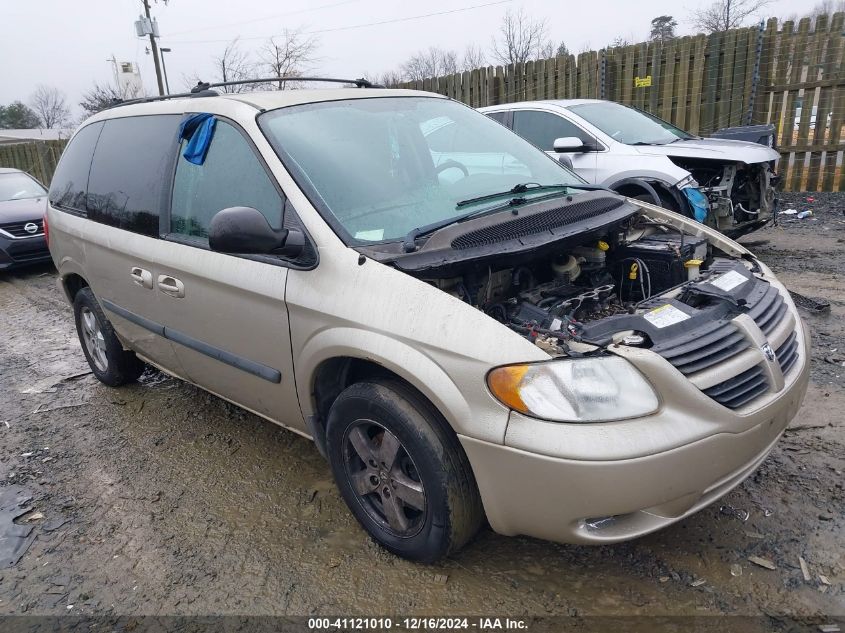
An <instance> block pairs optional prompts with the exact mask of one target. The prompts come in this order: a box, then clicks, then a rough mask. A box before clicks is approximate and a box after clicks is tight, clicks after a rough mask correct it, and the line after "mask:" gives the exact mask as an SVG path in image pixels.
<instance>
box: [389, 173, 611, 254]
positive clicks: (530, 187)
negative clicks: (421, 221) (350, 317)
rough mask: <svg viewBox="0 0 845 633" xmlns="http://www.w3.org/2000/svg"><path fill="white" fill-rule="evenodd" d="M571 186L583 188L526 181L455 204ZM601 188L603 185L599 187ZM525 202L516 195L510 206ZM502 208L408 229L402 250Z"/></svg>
mask: <svg viewBox="0 0 845 633" xmlns="http://www.w3.org/2000/svg"><path fill="white" fill-rule="evenodd" d="M569 187H575V188H576V189H581V188H583V187H582V186H581V185H541V184H539V183H536V182H526V183H519V184H518V185H514V186H513V187H511V188H510V189H508V190H507V191H500V192H498V193H490V194H487V195H484V196H478V197H477V198H469V199H468V200H461V201H460V202H458V204H456V205H455V208H456V209H460V208H461V207H465V206H468V205H470V204H475V203H476V202H484V201H485V200H495V199H496V198H501V197H503V196H517V195H519V194H521V193H532V192H534V191H547V190H549V189H567V188H569ZM584 187H590V188H592V186H591V185H584ZM599 188H600V189H601V187H599ZM522 202H525V199H524V198H517V197H514V198H512V199H511V201H510V203H509V205H508V206H515V205H516V204H521V203H522ZM501 210H502V207H500V206H497V207H494V208H492V209H488V208H484V209H476V210H475V211H470V212H469V213H465V214H463V215H459V216H456V217H454V218H446V219H444V220H438V221H437V222H432V223H431V224H426V225H425V226H418V227H417V228H415V229H411V230H410V231H408V234H407V235H405V239H404V240H403V241H402V250H404V251H405V252H406V253H413V252H414V250H416V244H415V242H416V240H417V238H418V237H421V236H423V235H428V234H429V233H434V232H435V231H438V230H440V229H442V228H445V227H447V226H450V225H452V224H457V223H459V222H463V221H465V220H469V219H470V218H474V217H478V216H480V215H484V214H485V213H498V212H499V211H501Z"/></svg>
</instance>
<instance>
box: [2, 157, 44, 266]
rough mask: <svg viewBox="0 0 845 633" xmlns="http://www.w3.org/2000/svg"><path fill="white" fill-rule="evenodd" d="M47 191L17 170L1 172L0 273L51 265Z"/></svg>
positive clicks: (24, 173)
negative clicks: (48, 242) (46, 227)
mask: <svg viewBox="0 0 845 633" xmlns="http://www.w3.org/2000/svg"><path fill="white" fill-rule="evenodd" d="M46 209H47V190H46V189H45V188H44V186H43V185H42V184H41V183H40V182H38V181H37V180H35V178H33V177H32V176H30V175H29V174H27V173H26V172H23V171H20V170H19V169H4V168H0V270H7V269H9V268H13V267H17V266H25V265H27V264H37V263H40V262H47V261H50V252H49V251H48V250H47V240H46V239H45V237H44V212H45V211H46Z"/></svg>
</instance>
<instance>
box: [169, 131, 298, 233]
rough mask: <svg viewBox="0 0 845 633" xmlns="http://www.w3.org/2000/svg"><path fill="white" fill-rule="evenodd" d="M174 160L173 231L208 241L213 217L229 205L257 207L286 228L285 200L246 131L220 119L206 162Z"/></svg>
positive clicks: (180, 154)
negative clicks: (200, 163)
mask: <svg viewBox="0 0 845 633" xmlns="http://www.w3.org/2000/svg"><path fill="white" fill-rule="evenodd" d="M187 142H188V141H182V146H181V148H180V150H179V157H178V158H177V163H176V180H175V181H174V183H173V199H172V203H171V211H170V232H171V233H175V234H177V235H184V236H188V237H192V238H197V239H198V240H200V241H206V240H208V227H209V225H210V223H211V218H212V217H214V215H215V214H216V213H217V212H218V211H221V210H223V209H226V208H228V207H253V208H254V209H258V210H259V211H260V212H261V213H262V214H263V215H264V217H265V218H267V221H268V222H269V223H270V226H272V227H273V228H274V229H281V228H282V207H283V199H282V197H281V196H280V195H279V192H278V190H277V189H276V187H274V186H273V183H272V181H271V180H270V177H269V176H268V175H267V172H266V171H264V167H263V166H262V164H261V162H260V161H259V160H258V157H257V156H256V155H255V152H254V151H253V149H252V147H251V146H250V144H249V143H248V142H247V140H246V139H245V138H244V137H243V135H242V134H241V133H240V132H239V131H238V130H237V129H235V128H234V127H233V126H231V125H230V124H228V123H226V122H225V121H221V120H218V121H217V123H216V125H215V128H214V136H213V137H212V140H211V145H210V146H209V148H208V153H207V154H206V156H205V161H203V164H202V165H196V164H194V163H191V162H189V161H188V160H186V159H185V157H184V156H182V153H183V151H184V148H185V145H186V144H187Z"/></svg>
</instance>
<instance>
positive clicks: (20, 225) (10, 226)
mask: <svg viewBox="0 0 845 633" xmlns="http://www.w3.org/2000/svg"><path fill="white" fill-rule="evenodd" d="M27 224H35V225H36V226H37V227H38V230H37V231H36V232H35V233H30V232H28V231H27V230H26V229H25V228H24V227H25V226H26V225H27ZM0 231H3V232H4V233H6V234H7V235H11V236H12V237H14V238H18V239H19V238H22V237H37V236H39V235H43V234H44V220H41V219H39V220H30V221H28V222H7V223H5V224H0Z"/></svg>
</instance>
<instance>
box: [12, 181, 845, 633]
mask: <svg viewBox="0 0 845 633" xmlns="http://www.w3.org/2000/svg"><path fill="white" fill-rule="evenodd" d="M784 197H785V200H784V203H783V204H782V209H786V208H796V209H799V210H803V209H806V208H810V209H812V210H813V212H814V215H813V216H812V217H810V218H806V219H802V220H797V219H795V216H786V215H784V216H781V217H782V222H781V224H780V226H777V227H768V228H766V229H764V230H761V231H758V232H757V233H755V234H752V235H750V236H747V237H745V238H743V241H744V242H745V243H747V244H748V245H749V247H750V248H751V249H752V250H753V251H755V252H756V253H757V254H758V255H759V256H760V257H761V258H762V259H763V260H764V261H766V262H767V263H769V265H771V266H772V268H773V269H774V270H775V271H776V272H777V273H778V274H779V276H780V278H781V279H782V280H783V281H784V283H785V284H786V285H787V286H788V287H790V288H791V289H793V290H795V291H798V292H800V293H802V294H804V295H808V296H813V297H821V298H824V299H825V300H827V301H829V302H830V304H831V309H830V312H829V313H827V314H822V315H813V314H809V313H806V312H805V313H804V317H805V320H806V321H807V322H808V323H809V325H810V327H811V330H812V333H813V354H814V357H813V361H812V382H811V386H810V391H809V394H808V397H807V400H806V402H805V405H804V408H803V409H802V411H801V413H800V414H799V416H798V418H797V419H796V420H795V422H794V423H793V425H792V427H791V428H790V429H789V430H788V431H787V433H786V434H785V436H784V438H783V440H782V441H781V442H780V443H779V445H778V446H777V448H776V449H775V450H774V452H773V453H772V455H771V457H770V458H769V459H768V460H767V461H766V462H765V463H764V464H763V466H762V467H761V468H760V469H759V471H758V472H757V473H756V474H754V475H753V476H752V477H751V478H750V479H748V480H747V481H746V482H745V483H744V484H743V485H741V486H740V487H739V488H738V489H737V490H735V491H734V492H733V493H731V494H730V495H729V496H728V497H727V498H726V499H724V500H723V501H722V502H718V503H716V504H715V505H713V506H711V507H708V508H706V509H705V510H703V511H701V512H700V513H698V514H697V515H694V516H693V517H690V518H688V519H687V520H685V521H683V522H681V523H680V524H678V525H675V526H673V527H671V528H669V529H666V530H663V531H661V532H659V533H657V534H654V535H651V536H649V537H646V538H643V539H640V540H637V541H635V542H632V543H625V544H621V545H616V546H607V547H596V548H588V547H577V546H563V545H555V544H550V543H546V542H541V541H536V540H532V539H525V538H505V537H501V536H498V535H496V534H493V533H492V532H491V531H489V529H488V530H485V531H483V532H482V533H481V534H480V535H479V537H478V538H477V539H476V540H475V541H474V542H473V543H471V544H470V545H469V546H468V547H466V548H465V549H464V550H463V551H461V552H459V553H458V554H457V555H455V556H454V557H452V558H451V559H449V560H447V561H445V562H443V563H441V564H438V565H434V566H423V565H416V564H412V563H408V562H405V561H403V560H400V559H397V558H395V557H393V556H391V555H389V554H387V553H385V552H383V551H382V550H381V549H379V548H378V547H377V546H375V545H374V544H373V543H371V542H370V541H369V539H368V538H367V537H366V536H365V534H364V532H363V531H362V530H361V529H360V528H359V527H358V525H357V524H356V523H355V522H354V520H353V519H352V517H351V515H350V514H349V513H348V512H347V510H346V508H345V506H344V505H343V503H342V501H341V499H340V497H339V495H338V493H337V492H336V490H335V487H334V484H333V483H332V480H331V473H330V471H329V468H328V466H327V465H326V463H325V462H324V461H323V460H322V458H321V457H320V456H319V454H318V453H317V450H316V449H315V448H314V447H313V445H312V444H310V443H309V442H307V441H306V440H304V439H302V438H300V437H299V436H297V435H294V434H292V433H289V432H286V431H284V430H281V429H279V428H277V427H275V426H273V425H272V424H270V423H268V422H266V421H263V420H261V419H259V418H256V417H254V416H252V415H250V414H248V413H245V412H243V411H240V410H238V409H237V408H235V407H233V406H231V405H229V404H227V403H225V402H223V401H221V400H219V399H217V398H215V397H213V396H211V395H208V394H206V393H204V392H202V391H200V390H198V389H196V388H194V387H192V386H190V385H186V384H183V383H180V382H178V381H176V380H173V379H170V378H167V377H165V376H162V375H160V374H158V373H155V372H148V373H147V374H145V376H144V377H143V381H142V383H141V384H138V385H133V386H130V387H125V388H122V389H119V390H113V389H109V388H107V387H105V386H103V385H101V384H99V383H98V382H97V381H96V380H94V379H93V377H92V376H91V375H90V374H87V373H85V372H86V370H87V366H86V364H85V361H84V358H83V355H82V352H81V350H80V349H79V344H78V342H77V339H76V334H75V331H74V328H73V325H72V316H71V312H70V309H69V307H68V306H67V305H66V304H65V302H64V299H63V297H62V296H60V293H59V291H58V290H57V288H56V285H55V272H54V271H53V270H52V269H51V268H40V269H35V270H28V271H26V272H20V273H15V274H0V331H2V333H3V336H2V337H0V395H1V396H2V402H3V406H2V409H0V506H5V507H6V508H7V509H6V510H0V536H2V534H3V533H4V531H6V532H8V529H9V521H10V516H11V513H10V512H9V511H8V508H9V507H11V506H13V505H14V501H11V502H10V500H11V499H16V498H17V497H19V496H25V497H31V501H30V502H29V503H28V504H26V506H27V507H29V508H31V509H32V511H31V512H30V513H29V514H28V515H24V516H22V517H20V518H18V519H17V521H16V522H17V524H19V525H23V526H32V532H31V536H30V539H31V544H30V546H29V548H28V550H27V551H26V552H25V553H24V554H23V556H22V558H21V559H20V560H19V561H18V562H17V563H15V564H13V565H11V566H9V565H5V566H3V567H0V615H3V614H22V613H26V614H64V613H68V612H71V613H75V614H107V615H125V614H132V615H135V614H158V615H160V614H169V615H192V614H264V615H281V614H298V615H305V614H362V615H374V614H382V615H383V614H469V613H496V614H521V615H569V616H572V615H591V614H605V615H620V616H622V615H641V614H649V615H654V614H661V615H713V614H736V615H753V616H763V617H758V618H756V619H754V620H751V621H750V622H751V625H753V630H771V629H772V628H774V629H778V622H780V618H782V617H783V616H790V615H791V616H799V617H811V618H816V619H814V620H812V621H814V622H816V621H817V622H818V623H820V624H821V623H824V622H825V621H827V620H826V619H825V617H828V619H829V616H839V617H845V591H843V585H845V557H843V543H845V538H843V537H845V515H843V509H845V503H843V500H845V490H843V482H845V477H843V470H845V421H843V411H845V393H843V386H845V366H843V365H845V215H843V211H845V194H843V195H836V194H827V195H825V194H813V196H812V197H813V200H812V201H811V202H808V201H807V196H806V195H803V196H798V195H791V196H788V195H787V196H784ZM667 476H671V473H667ZM549 485H554V483H553V482H549ZM746 513H747V515H748V516H747V519H746V520H743V518H744V517H745V516H746ZM24 531H25V530H24ZM750 556H759V557H762V558H765V559H768V560H770V561H772V562H773V563H774V565H775V567H776V568H775V569H774V570H770V569H766V568H763V567H760V566H757V565H755V564H753V563H752V562H750V561H749V557H750ZM799 557H801V558H803V559H804V560H805V561H806V564H807V567H808V571H809V574H810V579H809V580H805V579H804V577H803V574H802V570H801V567H800V563H799V560H800V559H799ZM0 562H2V561H0ZM444 576H445V577H447V578H446V579H445V582H444V578H443V577H444ZM701 581H703V582H701ZM828 583H829V584H828ZM71 605H73V607H72V608H71ZM814 630H816V629H814ZM843 630H845V629H843Z"/></svg>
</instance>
